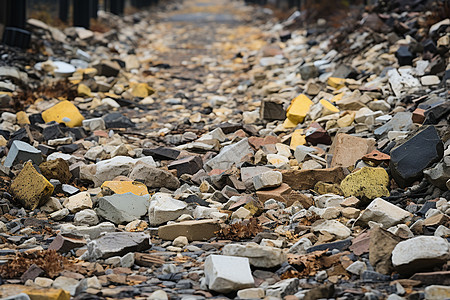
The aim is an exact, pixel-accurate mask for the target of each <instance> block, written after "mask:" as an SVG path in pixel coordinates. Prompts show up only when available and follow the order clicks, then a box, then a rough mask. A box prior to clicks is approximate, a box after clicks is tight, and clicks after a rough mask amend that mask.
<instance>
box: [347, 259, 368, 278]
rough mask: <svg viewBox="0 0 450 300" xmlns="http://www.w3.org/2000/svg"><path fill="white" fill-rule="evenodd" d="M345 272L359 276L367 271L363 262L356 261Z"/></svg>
mask: <svg viewBox="0 0 450 300" xmlns="http://www.w3.org/2000/svg"><path fill="white" fill-rule="evenodd" d="M345 270H347V271H348V272H350V273H352V274H355V275H361V274H362V272H364V271H365V270H367V266H366V264H365V263H364V262H362V261H359V260H358V261H355V262H354V263H352V264H351V265H350V266H348V267H347V268H346V269H345Z"/></svg>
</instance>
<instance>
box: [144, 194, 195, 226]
mask: <svg viewBox="0 0 450 300" xmlns="http://www.w3.org/2000/svg"><path fill="white" fill-rule="evenodd" d="M188 213H189V212H188V210H187V204H186V203H185V202H183V201H179V200H175V199H173V198H172V197H171V196H170V195H169V194H164V193H156V194H154V195H153V196H152V197H151V199H150V206H149V208H148V218H149V221H150V225H152V226H156V225H161V224H163V223H166V222H167V221H173V220H176V219H177V218H178V217H180V216H181V215H183V214H188Z"/></svg>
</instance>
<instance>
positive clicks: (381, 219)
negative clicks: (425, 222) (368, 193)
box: [356, 198, 411, 228]
mask: <svg viewBox="0 0 450 300" xmlns="http://www.w3.org/2000/svg"><path fill="white" fill-rule="evenodd" d="M410 215H411V214H410V213H409V212H407V211H406V210H404V209H401V208H400V207H398V206H396V205H394V204H392V203H389V202H387V201H385V200H383V199H381V198H376V199H375V200H373V201H372V202H371V203H370V204H369V205H368V206H367V208H366V209H365V210H364V211H363V213H362V214H361V215H360V217H359V218H358V219H357V220H356V223H357V224H358V223H362V224H367V223H368V222H369V221H373V222H377V223H380V224H383V227H384V228H389V227H391V226H394V225H397V224H399V223H401V222H404V221H405V220H406V219H407V218H409V217H410Z"/></svg>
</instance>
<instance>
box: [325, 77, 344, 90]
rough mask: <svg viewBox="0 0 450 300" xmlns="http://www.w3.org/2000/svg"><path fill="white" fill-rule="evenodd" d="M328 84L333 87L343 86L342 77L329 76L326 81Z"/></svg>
mask: <svg viewBox="0 0 450 300" xmlns="http://www.w3.org/2000/svg"><path fill="white" fill-rule="evenodd" d="M327 83H328V85H329V86H331V87H334V88H335V89H340V88H342V87H344V86H345V79H344V78H337V77H330V78H328V81H327Z"/></svg>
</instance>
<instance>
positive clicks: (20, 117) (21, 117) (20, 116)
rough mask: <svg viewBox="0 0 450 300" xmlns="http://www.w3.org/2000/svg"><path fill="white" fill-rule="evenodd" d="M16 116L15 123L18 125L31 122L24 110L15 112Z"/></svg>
mask: <svg viewBox="0 0 450 300" xmlns="http://www.w3.org/2000/svg"><path fill="white" fill-rule="evenodd" d="M16 118H17V123H18V124H19V125H24V124H31V123H30V119H29V118H28V115H27V113H26V112H24V111H19V112H17V113H16Z"/></svg>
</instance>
